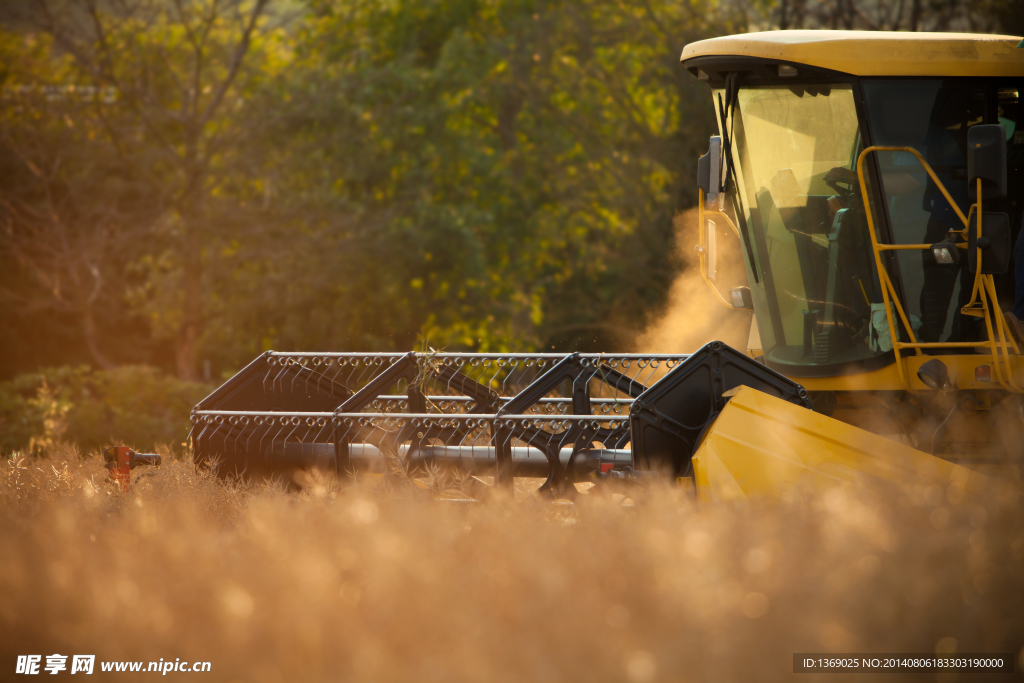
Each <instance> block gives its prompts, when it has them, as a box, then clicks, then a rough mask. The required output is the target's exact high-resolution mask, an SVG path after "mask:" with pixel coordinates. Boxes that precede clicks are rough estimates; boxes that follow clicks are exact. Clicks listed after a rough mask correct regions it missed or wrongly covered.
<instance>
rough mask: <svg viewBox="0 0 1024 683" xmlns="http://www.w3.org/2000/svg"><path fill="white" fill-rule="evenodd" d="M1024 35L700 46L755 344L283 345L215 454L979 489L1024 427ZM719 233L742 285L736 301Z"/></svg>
mask: <svg viewBox="0 0 1024 683" xmlns="http://www.w3.org/2000/svg"><path fill="white" fill-rule="evenodd" d="M1018 41H1019V39H1017V38H1014V39H1012V40H1011V39H1007V38H1003V37H978V36H940V37H927V38H917V37H911V36H908V35H907V34H899V36H895V35H892V36H891V35H886V34H877V33H872V34H857V33H852V32H836V33H829V32H822V33H806V32H778V33H772V34H747V35H744V36H736V37H732V38H720V39H715V40H710V41H703V42H700V43H695V44H693V45H690V46H688V47H687V48H686V51H685V52H684V53H683V63H684V66H685V68H687V69H689V70H690V71H691V72H692V73H693V74H694V75H696V76H697V77H698V78H701V79H703V80H706V81H708V83H709V84H710V85H711V88H712V95H713V99H714V104H715V109H716V111H717V113H718V119H719V135H717V136H715V137H713V138H712V145H711V151H710V152H709V154H708V155H707V156H706V157H704V158H702V159H701V161H700V163H699V169H700V174H699V175H700V179H701V180H700V184H701V190H700V195H699V199H700V203H699V212H700V224H701V230H700V232H701V238H700V242H701V244H700V249H701V273H702V274H703V276H704V277H705V278H706V279H707V280H708V283H709V284H710V285H711V286H712V287H713V288H714V289H715V291H716V292H718V293H719V296H720V298H721V300H722V303H723V304H724V305H726V306H729V307H733V308H744V309H751V310H752V311H753V313H754V320H755V328H754V333H752V334H751V339H760V342H759V343H755V344H753V345H752V347H751V348H750V349H748V352H747V353H746V354H745V353H742V352H740V351H737V350H734V349H732V348H729V347H728V346H726V345H724V344H722V343H720V342H710V343H709V344H707V345H705V346H704V347H702V348H700V349H697V350H695V351H694V352H693V353H692V354H686V355H667V354H657V353H603V354H596V353H592V354H586V353H562V354H553V353H469V352H448V351H444V352H435V351H433V350H427V351H424V352H410V353H401V352H400V353H394V352H385V353H358V352H349V351H345V352H339V351H329V352H318V353H312V352H277V351H267V352H266V353H264V354H263V355H261V356H260V357H259V358H257V359H256V360H254V361H253V362H252V363H250V365H249V366H247V367H246V368H244V369H243V370H241V371H240V372H239V373H238V374H236V375H235V376H234V377H232V378H231V379H230V380H228V381H227V382H226V383H225V384H224V385H223V386H221V387H220V388H219V389H217V390H216V391H214V392H213V393H212V394H211V395H210V396H208V397H206V398H205V399H203V400H202V401H201V402H200V403H199V404H198V405H197V406H196V407H195V408H194V409H193V411H192V416H191V419H192V425H193V427H192V432H191V435H190V441H191V445H192V449H193V457H194V459H195V461H196V462H197V463H198V464H200V465H202V466H207V467H212V468H215V469H216V471H217V472H219V473H221V474H223V475H242V476H258V477H262V476H281V477H282V478H284V479H286V480H293V479H294V480H296V481H300V480H302V479H303V478H302V477H294V476H293V475H295V473H296V472H297V471H301V470H311V469H318V470H322V471H323V470H325V471H328V472H332V473H334V474H336V475H338V476H339V477H347V476H349V475H356V476H363V475H362V474H361V473H377V474H383V475H384V476H390V475H395V476H406V477H412V478H414V479H415V478H416V477H417V476H419V474H418V473H423V472H428V471H436V469H438V468H440V469H447V470H457V471H459V472H461V473H463V474H473V475H477V477H478V478H479V479H480V480H481V481H483V482H484V483H485V484H491V482H493V486H494V487H496V488H498V489H504V490H506V491H508V490H512V489H513V487H514V484H515V482H516V480H517V479H519V480H523V479H528V478H533V482H532V484H528V485H527V486H532V488H533V489H535V490H537V491H539V492H541V493H542V494H544V493H546V494H549V495H552V496H567V495H568V496H572V495H575V494H576V492H577V491H579V490H581V488H582V489H586V488H587V487H586V486H581V485H583V484H587V483H591V484H596V485H597V486H598V488H599V490H600V489H603V488H605V487H606V485H611V484H613V483H616V484H617V483H619V482H634V483H635V482H637V481H643V482H646V481H650V480H651V479H652V478H657V477H662V478H663V479H665V480H666V481H669V482H676V483H682V484H683V485H686V486H691V487H696V489H697V492H698V493H699V494H700V495H702V496H705V497H710V498H714V497H724V498H728V497H737V496H740V497H741V496H746V495H751V494H759V493H770V492H773V491H779V490H780V489H784V488H786V487H791V486H793V485H796V484H797V483H798V482H801V481H812V482H826V483H830V484H831V483H834V482H836V481H849V480H859V479H863V478H865V477H866V478H868V479H872V480H874V479H881V480H887V481H891V482H900V481H905V480H906V479H907V478H910V479H911V480H913V481H921V480H922V479H924V480H931V479H938V480H940V481H945V482H950V481H952V482H954V483H955V484H956V485H958V486H965V487H966V486H968V485H969V484H970V482H972V481H974V480H975V479H974V478H973V477H974V476H975V475H973V474H972V473H971V472H970V471H969V470H967V469H965V468H964V467H961V466H959V465H957V464H954V463H951V462H949V461H948V460H950V459H954V458H958V457H961V456H963V455H964V454H968V455H970V457H971V458H974V459H975V461H980V459H982V458H986V457H995V456H997V455H998V457H1001V458H1004V459H1005V456H1006V454H1007V453H1008V452H1009V451H1007V450H1006V449H1002V450H999V449H1000V448H1001V446H999V444H998V443H996V441H997V438H996V437H995V436H994V435H995V434H1004V435H1006V434H1009V437H1008V438H1009V440H1010V443H1011V444H1012V446H1011V450H1012V449H1013V448H1015V449H1016V450H1017V451H1019V450H1020V444H1021V443H1022V441H1021V438H1024V437H1021V436H1019V435H1015V434H1014V433H1013V432H1012V431H1007V429H1004V427H1006V426H1007V425H1010V424H1011V423H1012V424H1015V425H1016V428H1017V429H1020V428H1021V427H1022V425H1024V421H1022V419H1021V404H1020V402H1019V398H1020V394H1019V387H1021V386H1024V375H1022V372H1024V366H1022V364H1021V363H1020V356H1019V355H1018V353H1019V349H1018V346H1017V342H1016V341H1015V340H1014V339H1013V338H1012V337H1011V336H1010V334H1009V332H1008V329H1007V324H1008V323H1007V320H1008V319H1007V317H1006V316H1004V314H1003V312H1002V311H1001V309H1000V307H999V301H1000V300H1003V297H1004V293H1003V291H1002V289H1000V288H1003V289H1005V288H1006V287H1007V286H1008V285H1007V284H1006V278H1007V277H1009V276H1008V275H1006V271H1007V264H1008V262H1009V255H1010V247H1009V244H1010V240H1011V239H1012V238H1013V237H1014V235H1013V234H1012V233H1013V232H1014V231H1015V230H1016V228H1015V226H1017V225H1018V224H1019V222H1020V214H1019V210H1018V208H1017V205H1016V203H1014V199H1013V198H1014V197H1016V196H1018V195H1017V194H1015V193H1016V192H1017V189H1016V188H1017V184H1018V183H1019V182H1020V178H1019V171H1018V166H1013V168H1012V171H1010V172H1009V175H1007V170H1006V158H1007V157H1006V154H1007V150H1009V151H1010V158H1011V160H1014V159H1016V158H1017V157H1016V154H1017V153H1016V147H1015V145H1016V144H1017V143H1018V142H1024V137H1022V134H1021V133H1018V132H1017V131H1016V130H1015V127H1016V126H1015V124H1016V122H1017V121H1018V120H1019V108H1020V100H1019V98H1018V92H1019V88H1018V86H1019V84H1020V80H1021V77H1022V76H1024V50H1019V49H1017V48H1016V43H1017V42H1018ZM1000 126H1001V127H1000ZM1013 163H1016V162H1015V161H1014V162H1013ZM1011 165H1012V164H1011ZM1007 197H1009V199H1006V198H1007ZM968 201H972V202H974V204H973V205H972V206H971V207H970V208H969V209H968V211H967V213H966V214H965V213H964V211H963V207H966V206H967V202H968ZM944 202H945V203H944ZM983 202H984V211H982V204H983ZM1000 202H1001V204H1000ZM994 212H995V213H994ZM999 212H1003V213H1006V214H1007V216H999V215H996V214H997V213H999ZM716 225H717V226H718V227H719V228H720V229H719V230H718V232H717V233H716ZM721 228H728V230H729V231H731V232H732V233H733V234H734V235H735V239H736V240H737V244H738V245H740V246H741V249H742V253H743V254H744V260H745V262H746V270H747V278H748V282H747V283H746V284H745V285H744V286H739V287H735V288H734V289H733V290H732V291H730V292H728V294H723V293H722V290H721V289H720V286H721V285H720V284H719V282H717V280H719V279H720V276H719V273H718V270H717V253H718V252H717V250H716V245H719V244H723V245H724V242H722V240H725V239H732V238H729V237H728V235H727V234H726V232H725V231H724V230H722V229H721ZM1011 228H1013V229H1012V230H1011ZM922 254H923V256H922ZM947 261H952V263H947ZM972 335H973V336H972ZM976 347H980V348H983V350H984V353H981V354H978V353H974V350H975V348H976ZM967 351H970V352H971V353H970V354H967V353H965V352H967ZM931 354H938V355H931ZM929 362H930V363H931V364H930V365H929V364H928V363H929ZM983 368H987V369H988V371H989V373H990V374H988V375H985V374H984V373H983V370H982V369H983ZM968 385H970V386H968ZM1014 411H1016V413H1015V412H1014ZM978 416H981V418H980V419H979V417H978ZM872 432H874V433H872ZM883 435H884V436H883ZM954 437H955V438H954ZM922 450H924V451H928V452H927V453H926V452H922ZM929 453H941V454H942V456H943V458H945V459H940V458H937V457H934V456H933V455H931V454H929ZM428 478H429V477H428ZM538 486H539V488H537V487H538ZM519 488H522V487H519Z"/></svg>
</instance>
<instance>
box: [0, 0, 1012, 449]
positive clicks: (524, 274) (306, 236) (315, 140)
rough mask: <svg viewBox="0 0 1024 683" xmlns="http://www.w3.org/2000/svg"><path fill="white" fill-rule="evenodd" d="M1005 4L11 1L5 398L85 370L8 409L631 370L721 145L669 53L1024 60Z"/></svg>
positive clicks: (951, 0)
mask: <svg viewBox="0 0 1024 683" xmlns="http://www.w3.org/2000/svg"><path fill="white" fill-rule="evenodd" d="M1022 6H1024V2H1022V1H1021V0H978V1H970V0H897V1H895V2H878V1H874V2H873V1H871V0H768V1H765V0H749V1H746V0H682V1H679V0H305V1H299V0H12V1H11V2H9V3H5V4H4V7H3V9H2V10H0V27H2V30H0V329H2V331H3V334H2V336H0V379H10V378H12V377H14V376H15V375H16V374H18V373H25V372H35V371H37V370H39V369H40V368H46V367H51V368H52V367H57V366H80V365H88V366H91V368H92V370H80V371H70V370H65V371H59V372H58V371H50V380H48V381H47V382H43V378H44V376H46V373H43V374H40V373H38V372H36V374H35V375H33V379H31V380H26V379H24V378H20V379H18V380H16V381H15V382H14V383H13V384H7V385H4V387H3V389H2V390H0V395H2V394H3V392H7V394H9V395H10V396H16V395H17V396H21V397H22V398H21V399H19V400H22V401H23V402H24V401H30V400H37V399H39V395H38V392H39V391H40V390H42V389H41V387H43V386H44V384H45V386H46V387H47V389H46V390H47V391H51V392H52V391H55V389H54V388H53V386H51V385H52V384H53V383H54V382H56V383H57V384H58V385H60V386H62V387H64V388H63V389H62V391H65V394H66V395H68V396H70V395H76V396H78V395H80V394H81V392H82V391H85V392H86V394H88V393H89V391H90V390H88V388H87V387H88V386H92V385H90V384H89V382H85V381H84V380H82V379H81V377H80V376H79V375H75V372H80V373H86V374H87V375H89V376H90V377H95V378H102V379H97V380H96V382H97V383H96V384H95V386H114V385H116V384H117V382H116V381H114V380H111V379H110V377H112V375H111V376H107V375H104V374H103V373H104V372H105V371H110V370H113V369H115V368H119V367H120V368H122V369H123V367H124V366H128V365H140V364H144V365H149V366H153V367H156V368H160V369H162V370H163V371H165V372H171V373H173V374H175V375H176V376H177V377H178V378H180V379H181V380H183V381H186V382H190V381H194V380H197V379H205V380H207V381H217V380H219V379H220V377H221V376H222V375H223V374H225V373H228V372H231V371H233V370H235V369H237V368H238V367H240V366H241V365H242V364H244V363H245V362H247V361H248V360H249V359H251V358H252V357H254V356H255V355H257V354H258V353H260V352H261V351H263V350H265V349H268V348H274V349H280V350H288V349H307V350H321V349H322V350H391V349H403V350H404V349H410V348H412V347H414V346H417V345H424V344H426V345H429V346H432V347H434V348H448V349H451V350H459V349H470V350H474V349H475V350H497V349H527V348H533V349H544V350H547V349H558V350H566V349H581V350H615V349H628V348H629V347H630V344H631V342H632V340H633V339H634V338H635V336H636V334H637V333H638V331H640V330H642V329H644V327H645V326H646V325H647V324H648V323H649V322H650V321H651V320H652V319H653V318H656V317H657V316H658V315H660V314H661V312H662V309H663V307H664V305H665V295H666V292H667V290H668V287H669V285H670V283H671V281H672V280H673V278H675V277H676V276H678V274H679V269H680V267H681V264H680V263H679V262H678V261H677V260H676V259H675V257H673V256H672V254H676V253H677V250H676V249H674V248H673V247H672V243H673V239H674V235H673V228H672V218H673V215H675V214H676V213H677V212H678V211H680V210H683V209H686V208H688V207H689V206H690V205H692V203H693V202H694V200H695V191H694V177H693V169H694V165H695V160H696V157H697V156H698V155H699V154H700V153H701V152H702V151H703V150H704V148H706V144H707V136H708V135H709V134H711V132H712V131H713V121H714V119H713V115H712V111H711V107H710V103H709V102H710V100H709V97H708V94H707V92H706V86H704V85H703V84H700V83H697V82H696V81H695V80H694V79H692V78H691V77H690V76H689V75H688V74H686V73H685V72H683V71H682V69H681V68H680V66H679V64H678V56H679V53H680V51H681V50H682V48H683V46H684V45H685V44H687V43H689V42H691V41H694V40H699V39H702V38H707V37H712V36H716V35H723V34H728V33H736V32H741V31H748V30H760V29H766V28H778V27H784V28H816V27H834V28H869V29H902V30H969V31H979V32H985V31H994V30H1002V31H1005V32H1012V33H1016V34H1019V33H1020V32H1022V31H1024V16H1022V15H1024V13H1022ZM94 371H98V373H97V372H94ZM62 373H63V374H62ZM73 377H79V379H77V380H75V379H72V378H73ZM136 379H137V378H136ZM108 380H109V381H108ZM90 381H92V380H90ZM76 383H77V384H76ZM128 384H131V382H128ZM95 386H94V387H93V389H92V390H91V391H93V393H94V394H95V392H96V391H99V390H98V389H96V388H95ZM118 386H120V385H118ZM183 386H186V385H183ZM187 386H188V387H195V386H198V385H191V384H190V385H187ZM18 387H21V388H20V389H19V388H18ZM30 387H31V388H30ZM76 387H77V388H76ZM82 387H86V389H83V388H82ZM167 391H169V392H171V393H174V391H177V389H168V390H167ZM188 391H192V392H193V393H194V392H195V391H198V389H188ZM33 392H36V393H33ZM68 392H70V393H68ZM76 392H78V393H76ZM100 393H102V392H100ZM90 395H91V394H90ZM12 400H13V399H12ZM69 400H70V399H69ZM0 402H2V398H0ZM9 402H10V401H8V403H9ZM0 412H2V411H0ZM37 412H38V411H37ZM5 414H6V413H5ZM37 417H38V416H37ZM11 419H14V418H11ZM33 419H35V418H33ZM39 419H42V418H39ZM15 421H16V420H15ZM5 424H6V426H5ZM11 424H12V423H11V422H10V421H9V420H7V419H6V418H2V417H0V431H4V430H7V431H9V432H10V433H12V434H13V433H14V432H13V431H11V430H13V427H11V426H10V425H11ZM17 440H18V441H24V439H20V438H19V439H17Z"/></svg>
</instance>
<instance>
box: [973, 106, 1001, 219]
mask: <svg viewBox="0 0 1024 683" xmlns="http://www.w3.org/2000/svg"><path fill="white" fill-rule="evenodd" d="M979 178H980V179H981V186H982V188H983V189H982V195H983V196H982V201H983V202H984V200H985V199H1002V198H1003V197H1005V196H1006V129H1005V128H1003V127H1002V126H1000V125H987V126H971V127H970V128H969V129H968V130H967V193H968V196H969V197H970V198H971V199H974V200H977V199H978V179H979ZM983 225H984V223H983Z"/></svg>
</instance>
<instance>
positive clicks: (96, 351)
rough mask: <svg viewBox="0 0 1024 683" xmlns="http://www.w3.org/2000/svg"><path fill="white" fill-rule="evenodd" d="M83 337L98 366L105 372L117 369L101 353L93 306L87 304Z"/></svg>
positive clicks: (83, 322)
mask: <svg viewBox="0 0 1024 683" xmlns="http://www.w3.org/2000/svg"><path fill="white" fill-rule="evenodd" d="M82 335H83V336H84V337H85V347H86V348H87V349H89V354H90V355H91V356H92V359H93V360H94V361H96V365H98V366H100V367H101V368H103V369H104V370H112V369H114V368H115V367H117V366H116V365H115V364H114V363H112V362H111V361H110V359H108V358H107V357H106V356H105V355H103V352H102V351H100V345H99V338H98V335H97V334H96V320H95V318H94V317H93V314H92V306H90V305H88V304H86V306H85V307H84V309H83V310H82Z"/></svg>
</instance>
